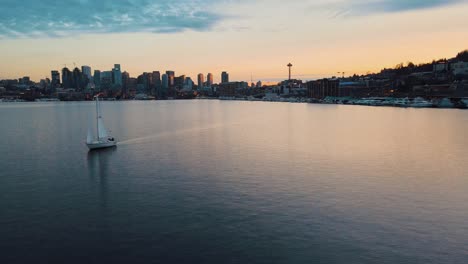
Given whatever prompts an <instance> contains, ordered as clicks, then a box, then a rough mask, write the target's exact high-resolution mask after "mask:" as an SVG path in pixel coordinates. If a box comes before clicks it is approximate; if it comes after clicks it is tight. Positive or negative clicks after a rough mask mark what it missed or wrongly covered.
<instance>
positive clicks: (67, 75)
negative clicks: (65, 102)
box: [62, 67, 73, 88]
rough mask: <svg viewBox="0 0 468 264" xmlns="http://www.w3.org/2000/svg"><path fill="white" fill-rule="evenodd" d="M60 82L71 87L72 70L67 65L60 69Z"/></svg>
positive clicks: (65, 86)
mask: <svg viewBox="0 0 468 264" xmlns="http://www.w3.org/2000/svg"><path fill="white" fill-rule="evenodd" d="M62 84H63V87H64V88H71V87H72V84H73V75H72V72H71V71H70V70H69V69H68V68H67V67H64V68H63V69H62Z"/></svg>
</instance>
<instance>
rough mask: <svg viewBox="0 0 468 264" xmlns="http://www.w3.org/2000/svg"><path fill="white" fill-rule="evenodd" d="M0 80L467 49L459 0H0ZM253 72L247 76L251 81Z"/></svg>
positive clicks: (343, 60) (274, 71) (352, 63)
mask: <svg viewBox="0 0 468 264" xmlns="http://www.w3.org/2000/svg"><path fill="white" fill-rule="evenodd" d="M0 6H1V7H2V15H1V16H0V57H1V58H2V60H0V78H12V77H18V76H22V75H26V74H28V75H31V77H33V78H36V79H38V78H43V77H44V76H47V75H49V74H50V70H51V69H59V68H60V67H63V65H64V64H68V65H71V64H73V63H74V62H76V63H77V65H90V66H91V67H93V68H99V69H104V70H105V69H107V68H110V67H111V66H112V65H113V64H114V63H120V64H122V67H123V69H124V70H128V71H129V72H130V73H131V74H132V75H137V74H139V73H141V72H142V71H150V70H151V71H152V70H156V69H157V70H162V71H164V70H166V69H173V70H176V71H177V72H178V73H180V74H187V75H191V76H192V77H193V76H196V74H197V73H199V72H202V73H205V74H206V73H207V72H213V73H215V76H216V77H218V74H217V73H218V72H221V71H223V70H227V71H230V72H231V76H232V77H233V79H239V80H248V79H250V76H251V74H253V75H254V78H258V79H261V80H276V79H281V78H283V75H284V74H285V69H284V68H285V67H284V66H285V65H286V64H287V63H288V62H289V61H291V62H293V64H294V65H295V66H294V70H293V75H294V74H296V75H297V76H307V77H308V78H314V77H321V76H328V75H331V74H336V72H338V71H346V72H349V73H365V72H367V71H375V70H378V69H380V68H381V67H391V66H394V65H395V64H397V63H400V62H406V61H409V60H412V61H415V62H423V61H426V60H431V59H433V58H440V57H448V56H453V55H455V54H456V52H458V51H460V50H462V49H466V48H468V46H467V44H466V43H468V30H467V28H468V19H466V14H468V0H445V1H442V0H407V1H404V0H289V1H284V0H249V1H247V0H218V1H216V0H172V1H160V0H123V1H118V0H101V1H95V0H62V1H56V0H40V1H39V0H23V1H18V0H0ZM255 76H256V77H255Z"/></svg>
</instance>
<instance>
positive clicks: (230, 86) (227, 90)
mask: <svg viewBox="0 0 468 264" xmlns="http://www.w3.org/2000/svg"><path fill="white" fill-rule="evenodd" d="M248 85H249V84H248V83H246V82H227V83H221V84H219V86H218V89H217V91H218V94H219V96H223V97H234V96H236V95H237V94H244V92H243V90H245V89H247V87H248Z"/></svg>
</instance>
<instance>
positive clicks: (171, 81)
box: [166, 71, 175, 87]
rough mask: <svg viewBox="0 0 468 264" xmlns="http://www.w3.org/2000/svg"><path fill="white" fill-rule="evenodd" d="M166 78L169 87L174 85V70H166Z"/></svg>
mask: <svg viewBox="0 0 468 264" xmlns="http://www.w3.org/2000/svg"><path fill="white" fill-rule="evenodd" d="M166 74H167V79H168V80H169V87H172V86H174V78H175V72H174V71H166Z"/></svg>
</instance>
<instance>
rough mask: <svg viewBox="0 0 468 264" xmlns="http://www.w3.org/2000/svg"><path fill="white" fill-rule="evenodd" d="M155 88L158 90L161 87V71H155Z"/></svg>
mask: <svg viewBox="0 0 468 264" xmlns="http://www.w3.org/2000/svg"><path fill="white" fill-rule="evenodd" d="M152 75H153V86H154V88H156V89H158V88H160V87H161V73H160V72H159V71H153V74H152Z"/></svg>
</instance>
